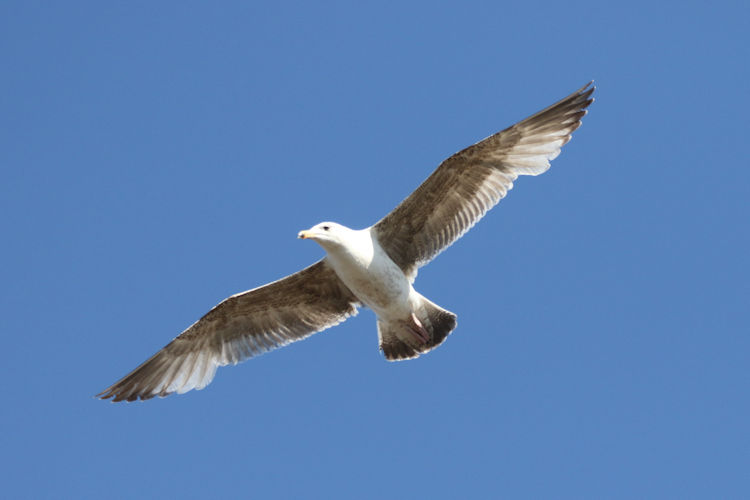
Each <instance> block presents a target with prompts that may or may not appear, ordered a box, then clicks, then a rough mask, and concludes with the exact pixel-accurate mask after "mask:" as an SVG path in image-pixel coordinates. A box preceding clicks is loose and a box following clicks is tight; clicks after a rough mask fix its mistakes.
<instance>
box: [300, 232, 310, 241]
mask: <svg viewBox="0 0 750 500" xmlns="http://www.w3.org/2000/svg"><path fill="white" fill-rule="evenodd" d="M312 236H313V234H312V233H311V232H310V231H300V232H299V234H298V235H297V238H302V239H303V240H304V239H307V238H312Z"/></svg>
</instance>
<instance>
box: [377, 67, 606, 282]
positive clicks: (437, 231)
mask: <svg viewBox="0 0 750 500" xmlns="http://www.w3.org/2000/svg"><path fill="white" fill-rule="evenodd" d="M594 88H595V87H593V86H592V82H590V83H588V84H587V85H585V86H583V87H582V88H581V89H579V90H577V91H576V92H574V93H572V94H571V95H569V96H568V97H566V98H564V99H562V100H561V101H559V102H557V103H555V104H553V105H552V106H550V107H548V108H546V109H544V110H542V111H540V112H538V113H536V114H535V115H533V116H531V117H529V118H526V119H525V120H523V121H521V122H519V123H517V124H515V125H513V126H512V127H509V128H507V129H505V130H503V131H502V132H498V133H496V134H494V135H491V136H490V137H488V138H486V139H484V140H482V141H480V142H478V143H476V144H474V145H473V146H470V147H468V148H466V149H464V150H462V151H459V152H458V153H456V154H454V155H453V156H451V157H450V158H448V159H446V160H445V161H443V162H442V163H441V164H440V166H439V167H438V168H437V169H436V170H435V171H434V172H433V173H432V175H430V177H428V178H427V180H425V181H424V182H423V183H422V184H421V185H420V186H419V187H418V188H417V189H416V191H414V192H413V193H412V194H411V195H409V196H408V197H407V198H406V199H405V200H404V201H402V202H401V203H400V204H399V205H398V206H397V207H396V208H395V209H394V210H393V211H392V212H391V213H389V214H388V215H387V216H385V217H384V218H383V219H381V220H380V222H378V223H377V224H376V225H375V229H376V231H377V233H376V234H377V236H378V241H379V242H380V245H381V246H382V247H383V248H384V249H385V251H386V252H388V255H389V256H390V257H391V259H393V261H394V262H396V264H398V266H399V267H400V268H401V269H402V270H403V271H404V272H405V273H406V274H407V275H409V276H412V277H413V276H415V273H416V270H417V269H418V268H419V267H420V266H422V265H424V264H426V263H427V262H429V261H430V260H431V259H433V258H434V257H435V256H436V255H437V254H439V253H440V252H441V251H443V250H444V249H445V248H447V247H448V246H450V244H451V243H453V242H454V241H455V240H457V239H458V238H460V237H461V235H463V234H464V233H465V232H466V231H468V230H469V229H470V228H471V227H472V226H473V225H474V224H475V223H476V222H477V221H478V220H479V219H481V218H482V216H483V215H484V214H485V213H486V212H487V211H488V210H489V209H490V208H492V207H493V206H495V204H497V202H499V201H500V200H501V199H502V198H503V197H504V196H505V194H506V193H507V192H508V191H509V190H510V189H511V188H512V187H513V181H515V180H516V178H517V177H518V176H519V175H538V174H541V173H543V172H545V171H546V170H547V169H548V168H549V161H550V160H552V159H554V158H555V157H556V156H557V155H558V154H559V153H560V148H561V147H562V146H563V145H565V143H567V142H568V141H569V140H570V137H571V134H572V133H573V131H574V130H576V129H577V128H578V127H579V126H580V125H581V118H582V117H583V116H584V115H585V114H586V108H587V107H588V106H589V104H591V103H592V102H593V99H592V98H590V97H591V94H592V93H593V92H594Z"/></svg>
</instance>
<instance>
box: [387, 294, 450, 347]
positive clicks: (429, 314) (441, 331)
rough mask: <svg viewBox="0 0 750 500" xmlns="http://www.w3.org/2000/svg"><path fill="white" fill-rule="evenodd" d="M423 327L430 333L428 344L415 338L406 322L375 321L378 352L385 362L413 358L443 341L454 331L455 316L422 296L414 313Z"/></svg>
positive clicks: (405, 320)
mask: <svg viewBox="0 0 750 500" xmlns="http://www.w3.org/2000/svg"><path fill="white" fill-rule="evenodd" d="M416 314H417V316H418V317H419V320H420V322H421V323H422V326H424V328H425V330H427V332H428V333H429V334H430V336H429V339H428V340H427V342H424V341H423V340H421V339H420V338H419V337H418V336H416V335H414V332H413V331H412V330H411V328H410V327H409V324H408V320H407V319H404V320H398V321H393V320H391V321H383V320H381V319H380V318H378V337H379V339H380V349H381V350H382V351H383V354H384V355H385V358H386V359H387V360H388V361H400V360H405V359H413V358H416V357H418V356H419V355H420V354H424V353H426V352H429V351H431V350H432V349H434V348H436V347H437V346H439V345H440V344H442V343H443V341H445V339H446V338H447V337H448V335H449V334H450V333H451V332H452V331H453V330H454V329H455V328H456V315H455V314H453V313H452V312H450V311H447V310H445V309H443V308H442V307H440V306H438V305H436V304H434V303H432V302H430V301H429V300H427V299H426V298H424V297H422V304H421V307H420V308H419V310H418V311H416Z"/></svg>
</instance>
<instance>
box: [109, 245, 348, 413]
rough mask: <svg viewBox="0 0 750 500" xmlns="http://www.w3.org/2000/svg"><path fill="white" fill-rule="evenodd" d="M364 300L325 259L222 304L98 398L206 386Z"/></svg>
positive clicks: (336, 318) (137, 396) (334, 320)
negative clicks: (222, 371) (229, 368)
mask: <svg viewBox="0 0 750 500" xmlns="http://www.w3.org/2000/svg"><path fill="white" fill-rule="evenodd" d="M358 306H359V302H358V300H357V298H356V297H355V296H354V295H353V294H352V292H351V291H349V289H348V288H347V287H346V286H345V285H344V284H343V283H342V282H341V281H340V280H339V278H338V276H336V273H335V272H334V271H333V269H332V268H331V267H330V266H329V265H328V264H327V263H326V261H325V259H323V260H320V261H318V262H317V263H315V264H313V265H312V266H309V267H307V268H305V269H303V270H301V271H299V272H297V273H294V274H291V275H289V276H287V277H285V278H282V279H280V280H278V281H275V282H273V283H269V284H267V285H264V286H261V287H259V288H255V289H253V290H248V291H247V292H242V293H238V294H236V295H233V296H231V297H229V298H227V299H226V300H224V301H222V302H221V303H220V304H218V305H217V306H216V307H214V308H213V309H211V310H210V311H209V312H208V313H207V314H206V315H204V316H203V317H202V318H201V319H199V320H198V321H196V322H195V323H194V324H193V325H191V326H190V327H189V328H188V329H187V330H185V331H184V332H182V333H181V334H180V335H179V336H178V337H176V338H175V339H174V340H172V342H170V343H169V344H167V345H166V346H165V347H164V348H163V349H161V350H160V351H159V352H157V353H156V354H154V355H153V356H152V357H151V358H149V359H148V360H146V361H145V362H144V363H143V364H141V365H140V366H139V367H138V368H136V369H135V370H133V371H132V372H131V373H129V374H128V375H126V376H125V377H123V378H122V379H121V380H119V381H118V382H116V383H115V384H113V385H112V386H111V387H109V388H107V389H106V390H104V391H103V392H101V393H100V394H98V395H97V396H98V397H100V398H102V399H108V398H113V399H112V400H113V401H135V400H137V399H142V400H146V399H150V398H153V397H154V396H160V397H164V396H167V395H169V394H172V393H174V392H178V393H183V392H187V391H189V390H191V389H202V388H203V387H205V386H206V385H208V384H209V383H210V382H211V380H212V379H213V377H214V374H215V372H216V368H217V367H219V366H224V365H227V364H230V363H231V364H237V363H239V362H240V361H244V360H245V359H247V358H250V357H252V356H256V355H258V354H262V353H264V352H266V351H269V350H271V349H275V348H277V347H281V346H284V345H286V344H289V343H290V342H295V341H297V340H301V339H303V338H305V337H308V336H309V335H312V334H313V333H315V332H319V331H321V330H324V329H326V328H329V327H331V326H334V325H336V324H338V323H340V322H342V321H344V320H345V319H346V318H348V317H350V316H353V315H355V314H357V307H358Z"/></svg>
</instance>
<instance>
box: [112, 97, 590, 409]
mask: <svg viewBox="0 0 750 500" xmlns="http://www.w3.org/2000/svg"><path fill="white" fill-rule="evenodd" d="M593 91H594V87H593V86H592V85H591V83H589V84H588V85H585V86H584V87H582V88H581V89H579V90H578V91H576V92H574V93H573V94H571V95H570V96H568V97H566V98H565V99H563V100H561V101H559V102H558V103H556V104H553V105H552V106H550V107H548V108H546V109H544V110H542V111H540V112H539V113H536V114H535V115H533V116H531V117H529V118H527V119H525V120H523V121H521V122H519V123H517V124H516V125H513V126H512V127H509V128H507V129H505V130H503V131H502V132H498V133H496V134H494V135H491V136H490V137H488V138H486V139H484V140H482V141H480V142H478V143H476V144H474V145H473V146H470V147H468V148H466V149H464V150H462V151H460V152H458V153H456V154H454V155H453V156H451V157H450V158H448V159H446V160H445V161H444V162H443V163H441V164H440V166H439V167H438V168H437V169H436V170H435V171H434V172H433V173H432V175H430V177H428V178H427V180H425V181H424V182H423V183H422V185H420V186H419V187H418V188H417V189H416V191H414V192H413V193H412V194H411V195H410V196H408V197H407V198H406V199H405V200H404V201H402V202H401V204H399V205H398V206H397V207H396V208H395V209H394V210H393V211H392V212H391V213H390V214H388V215H387V216H386V217H384V218H383V219H382V220H380V222H378V223H377V224H375V225H374V226H371V227H369V228H367V229H364V230H360V231H354V230H351V229H349V228H345V227H343V226H341V225H338V224H335V223H321V224H319V225H318V226H315V227H314V228H312V229H315V230H318V232H317V233H316V232H315V231H313V230H312V229H311V230H309V231H303V232H302V233H300V237H310V238H311V239H315V238H316V237H319V238H318V239H316V241H317V242H318V243H320V244H321V245H322V246H323V247H324V248H325V249H326V251H327V252H328V254H327V256H326V258H324V259H323V260H321V261H319V262H317V263H316V264H313V265H312V266H310V267H308V268H306V269H303V270H302V271H299V272H298V273H295V274H292V275H290V276H287V277H286V278H283V279H281V280H279V281H276V282H273V283H270V284H268V285H265V286H262V287H259V288H256V289H253V290H250V291H247V292H244V293H240V294H237V295H234V296H232V297H229V298H228V299H226V300H224V301H223V302H221V303H220V304H219V305H217V306H216V307H214V308H213V309H211V310H210V311H209V312H208V313H207V314H206V315H205V316H203V317H202V318H201V319H200V320H198V321H197V322H195V323H194V324H193V325H192V326H190V327H189V328H188V329H187V330H185V331H184V332H183V333H182V334H180V335H179V336H178V337H177V338H175V339H174V340H173V341H172V342H170V343H169V344H167V346H166V347H164V348H163V349H162V350H160V351H159V352H157V353H156V354H155V355H154V356H152V357H151V358H149V359H148V360H147V361H146V362H144V363H143V364H141V365H140V366H139V367H138V368H136V369H135V370H133V371H132V372H131V373H130V374H128V375H127V376H125V377H124V378H123V379H121V380H120V381H118V382H117V383H115V384H114V385H112V386H111V387H109V388H107V389H106V390H104V391H103V392H102V393H100V394H99V395H98V396H99V397H101V398H102V399H107V398H112V400H113V401H134V400H137V399H143V400H145V399H150V398H153V397H154V396H166V395H168V394H171V393H173V392H179V393H181V392H185V391H188V390H190V389H201V388H203V387H205V386H206V385H207V384H208V383H209V382H211V380H212V379H213V376H214V373H215V371H216V368H217V367H218V366H224V365H227V364H230V363H231V364H236V363H238V362H240V361H242V360H244V359H247V358H249V357H252V356H254V355H257V354H260V353H263V352H266V351H268V350H271V349H274V348H276V347H280V346H283V345H286V344H288V343H290V342H294V341H296V340H300V339H303V338H305V337H307V336H309V335H311V334H313V333H315V332H318V331H321V330H324V329H326V328H329V327H331V326H333V325H336V324H338V323H340V322H341V321H344V320H345V319H346V318H348V317H349V316H352V315H355V314H356V313H357V308H358V307H360V306H362V305H368V306H370V307H371V308H373V310H375V312H376V314H377V315H378V336H379V340H380V348H381V350H382V351H383V353H384V355H385V357H386V359H388V360H392V361H393V360H401V359H410V358H414V357H417V356H419V355H420V354H423V353H425V352H427V351H429V350H431V349H434V348H435V347H437V346H438V345H440V344H441V343H442V342H443V341H444V340H445V338H446V337H447V336H448V335H449V334H450V333H451V331H452V330H453V329H454V328H455V326H456V316H455V315H454V314H453V313H451V312H449V311H446V310H445V309H443V308H441V307H439V306H437V305H436V304H433V303H432V302H430V301H429V300H427V299H426V298H425V297H422V296H421V295H420V294H419V293H417V292H416V291H415V290H414V289H413V288H412V286H411V283H412V282H413V281H414V279H415V277H416V274H417V270H418V269H419V267H420V266H423V265H424V264H426V263H427V262H429V261H430V260H431V259H433V258H434V257H435V256H437V255H438V254H439V253H440V252H441V251H443V250H444V249H445V248H447V247H448V246H450V244H451V243H453V242H454V241H455V240H456V239H458V238H459V237H461V235H462V234H464V233H465V232H466V231H468V230H469V229H470V228H471V227H472V226H473V225H474V224H475V223H476V222H477V221H478V220H479V219H481V217H482V216H483V215H484V214H485V213H486V212H487V211H488V210H489V209H490V208H492V207H493V206H494V205H495V204H497V202H499V201H500V200H501V199H502V198H503V197H504V196H505V195H506V194H507V192H508V191H509V190H510V189H511V188H512V187H513V181H515V180H516V178H517V177H518V176H519V175H538V174H541V173H542V172H545V171H546V170H547V169H548V168H549V161H550V160H552V159H554V158H555V157H556V156H557V155H558V154H559V153H560V148H561V147H562V146H563V145H564V144H566V143H567V142H568V141H569V140H570V137H571V134H572V133H573V131H575V130H576V129H577V128H578V127H579V126H580V125H581V118H582V117H583V116H584V115H585V114H586V108H587V107H588V106H589V105H590V104H591V103H592V102H593V99H592V98H591V94H592V93H593ZM329 230H330V235H329ZM334 230H335V231H334ZM333 233H337V236H336V238H333V236H334V234H333ZM308 235H309V236H308ZM329 236H331V237H329ZM370 266H372V268H373V269H375V268H378V269H379V271H372V270H370ZM344 283H347V284H348V285H349V286H347V285H345V284H344ZM352 290H358V291H357V293H354V292H353V291H352ZM390 297H396V298H398V299H397V300H395V299H394V301H391V302H392V303H391V302H389V300H391V299H390Z"/></svg>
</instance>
